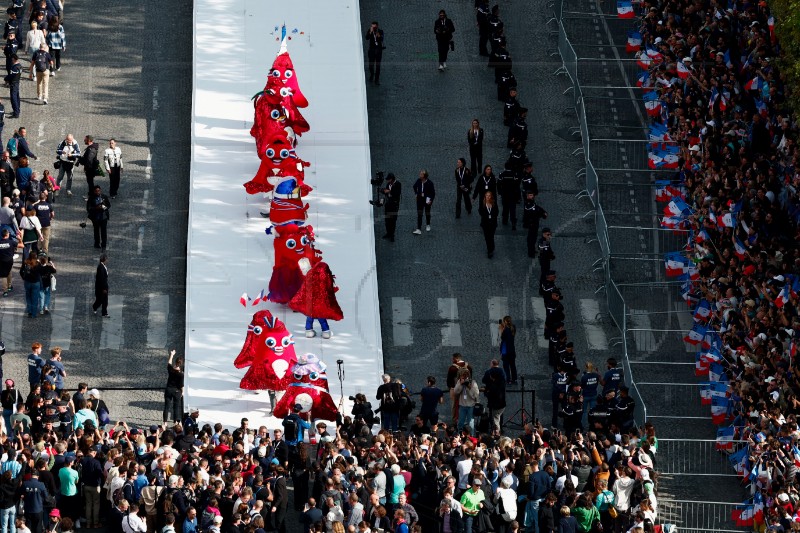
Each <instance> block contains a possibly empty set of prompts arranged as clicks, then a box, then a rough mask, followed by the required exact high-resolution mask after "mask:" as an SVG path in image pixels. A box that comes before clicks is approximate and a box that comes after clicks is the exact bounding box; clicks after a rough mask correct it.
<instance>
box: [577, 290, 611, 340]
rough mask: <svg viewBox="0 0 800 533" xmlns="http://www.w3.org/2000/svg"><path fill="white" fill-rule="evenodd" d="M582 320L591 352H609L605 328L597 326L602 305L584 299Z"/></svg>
mask: <svg viewBox="0 0 800 533" xmlns="http://www.w3.org/2000/svg"><path fill="white" fill-rule="evenodd" d="M580 305H581V318H582V319H583V330H584V331H585V332H586V344H587V345H588V346H589V349H590V350H607V349H608V339H607V338H606V334H605V332H604V331H603V328H602V327H601V326H600V325H598V324H597V317H598V315H599V314H600V305H599V304H598V303H597V301H596V300H592V299H588V298H582V299H581V300H580Z"/></svg>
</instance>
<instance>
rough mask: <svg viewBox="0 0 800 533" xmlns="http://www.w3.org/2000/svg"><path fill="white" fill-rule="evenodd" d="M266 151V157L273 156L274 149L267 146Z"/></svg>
mask: <svg viewBox="0 0 800 533" xmlns="http://www.w3.org/2000/svg"><path fill="white" fill-rule="evenodd" d="M266 153H267V157H269V158H270V159H272V158H273V157H275V149H274V148H267V152H266ZM281 153H283V151H281Z"/></svg>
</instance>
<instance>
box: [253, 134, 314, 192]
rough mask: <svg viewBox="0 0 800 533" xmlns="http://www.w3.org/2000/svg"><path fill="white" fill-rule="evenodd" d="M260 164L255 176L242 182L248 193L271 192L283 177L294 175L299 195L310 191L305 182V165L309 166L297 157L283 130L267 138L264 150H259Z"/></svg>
mask: <svg viewBox="0 0 800 533" xmlns="http://www.w3.org/2000/svg"><path fill="white" fill-rule="evenodd" d="M259 157H260V158H261V165H260V166H259V167H258V172H256V175H255V177H253V179H251V180H250V181H248V182H247V183H245V184H244V188H245V190H247V193H248V194H257V193H259V192H271V191H272V190H273V189H274V188H275V185H277V184H278V183H279V182H280V181H281V180H282V179H283V178H286V177H294V178H295V179H297V182H298V184H299V187H300V195H301V196H305V195H307V194H308V193H309V192H311V191H312V189H311V187H309V186H308V185H306V184H305V182H304V181H303V178H304V177H305V167H307V166H310V163H307V162H305V161H303V160H302V159H300V158H299V157H297V153H296V152H295V150H294V147H293V146H292V143H291V142H290V140H289V138H288V136H287V134H286V132H285V131H282V132H278V133H275V134H274V135H273V136H272V137H271V138H270V139H268V140H267V143H266V148H265V149H264V152H263V153H261V152H259Z"/></svg>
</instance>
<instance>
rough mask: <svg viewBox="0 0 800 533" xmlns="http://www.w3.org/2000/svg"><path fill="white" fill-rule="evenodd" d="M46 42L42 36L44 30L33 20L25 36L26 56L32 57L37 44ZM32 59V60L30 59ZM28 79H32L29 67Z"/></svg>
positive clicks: (36, 49) (37, 46)
mask: <svg viewBox="0 0 800 533" xmlns="http://www.w3.org/2000/svg"><path fill="white" fill-rule="evenodd" d="M42 44H47V43H46V41H45V37H44V32H43V31H42V30H41V29H40V28H39V25H38V24H37V22H36V21H35V20H34V21H33V22H31V29H30V31H28V35H27V36H26V37H25V50H27V51H28V57H31V58H32V57H33V54H35V53H36V52H37V51H38V50H39V46H41V45H42ZM31 61H33V60H31ZM30 79H33V69H31V75H30Z"/></svg>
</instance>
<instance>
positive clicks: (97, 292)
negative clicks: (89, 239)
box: [92, 254, 109, 318]
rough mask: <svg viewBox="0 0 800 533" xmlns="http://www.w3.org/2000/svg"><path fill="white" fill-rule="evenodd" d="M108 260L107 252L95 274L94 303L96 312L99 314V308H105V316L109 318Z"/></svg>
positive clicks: (93, 307) (102, 256)
mask: <svg viewBox="0 0 800 533" xmlns="http://www.w3.org/2000/svg"><path fill="white" fill-rule="evenodd" d="M107 261H108V258H106V255H105V254H103V255H101V256H100V263H99V264H98V265H97V273H96V274H95V276H94V303H93V304H92V311H94V314H97V309H98V308H100V307H102V308H103V318H109V315H108V268H107V267H106V262H107Z"/></svg>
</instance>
